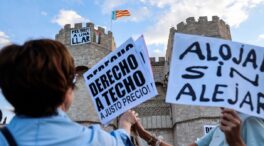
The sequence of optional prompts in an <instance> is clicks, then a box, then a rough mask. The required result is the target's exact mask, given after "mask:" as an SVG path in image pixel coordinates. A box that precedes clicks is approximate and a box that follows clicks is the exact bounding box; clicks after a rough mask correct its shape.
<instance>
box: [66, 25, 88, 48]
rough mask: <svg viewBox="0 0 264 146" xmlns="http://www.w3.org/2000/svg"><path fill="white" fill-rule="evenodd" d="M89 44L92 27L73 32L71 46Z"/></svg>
mask: <svg viewBox="0 0 264 146" xmlns="http://www.w3.org/2000/svg"><path fill="white" fill-rule="evenodd" d="M89 42H91V28H90V27H85V28H80V29H73V30H71V45H80V44H86V43H89Z"/></svg>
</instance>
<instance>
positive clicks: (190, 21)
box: [177, 16, 229, 30]
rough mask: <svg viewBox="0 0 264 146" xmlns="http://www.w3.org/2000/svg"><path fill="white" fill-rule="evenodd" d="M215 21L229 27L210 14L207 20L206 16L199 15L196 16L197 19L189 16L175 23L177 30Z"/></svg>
mask: <svg viewBox="0 0 264 146" xmlns="http://www.w3.org/2000/svg"><path fill="white" fill-rule="evenodd" d="M215 23H218V24H220V25H222V26H224V27H226V29H229V25H228V24H226V23H225V22H224V21H223V20H222V19H220V18H219V17H218V16H212V20H211V21H208V18H207V16H200V17H199V18H198V21H196V20H195V18H194V17H189V18H187V19H186V21H185V22H180V23H179V24H178V25H177V30H182V29H185V28H189V27H195V26H196V25H204V26H207V27H208V25H211V24H215Z"/></svg>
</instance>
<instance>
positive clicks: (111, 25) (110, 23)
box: [110, 10, 113, 32]
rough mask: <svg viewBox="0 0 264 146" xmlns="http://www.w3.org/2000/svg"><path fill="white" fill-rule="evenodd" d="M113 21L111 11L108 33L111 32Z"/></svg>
mask: <svg viewBox="0 0 264 146" xmlns="http://www.w3.org/2000/svg"><path fill="white" fill-rule="evenodd" d="M112 21H113V10H112V13H111V15H110V31H111V32H112V23H113V22H112Z"/></svg>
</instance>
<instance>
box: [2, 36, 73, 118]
mask: <svg viewBox="0 0 264 146" xmlns="http://www.w3.org/2000/svg"><path fill="white" fill-rule="evenodd" d="M73 78H74V62H73V58H72V56H71V55H70V53H69V51H68V50H67V48H66V47H65V46H64V45H63V44H62V43H60V42H58V41H54V40H49V39H40V40H30V41H27V42H25V44H24V45H22V46H20V45H9V46H6V47H4V48H3V49H1V50H0V88H2V92H3V94H4V96H5V98H6V99H7V100H8V101H9V102H10V103H11V104H12V105H13V106H14V108H15V113H16V114H17V115H26V116H31V117H43V116H50V115H53V114H56V111H57V108H58V106H60V105H61V104H62V103H63V101H64V98H65V93H66V91H67V90H68V89H69V88H70V87H72V85H73V82H72V81H73Z"/></svg>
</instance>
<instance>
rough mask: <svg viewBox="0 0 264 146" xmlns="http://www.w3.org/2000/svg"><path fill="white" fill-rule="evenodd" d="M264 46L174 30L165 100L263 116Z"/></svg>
mask: <svg viewBox="0 0 264 146" xmlns="http://www.w3.org/2000/svg"><path fill="white" fill-rule="evenodd" d="M263 72H264V48H263V47H257V46H252V45H246V44H242V43H237V42H232V41H228V40H223V39H216V38H209V37H201V36H195V35H187V34H180V33H175V36H174V44H173V51H172V60H171V66H170V75H169V83H168V89H167V96H166V102H169V103H176V104H188V105H200V106H215V107H226V108H231V109H234V110H237V111H240V112H243V113H246V114H249V115H253V116H257V117H261V118H264V83H263V82H264V75H263Z"/></svg>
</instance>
